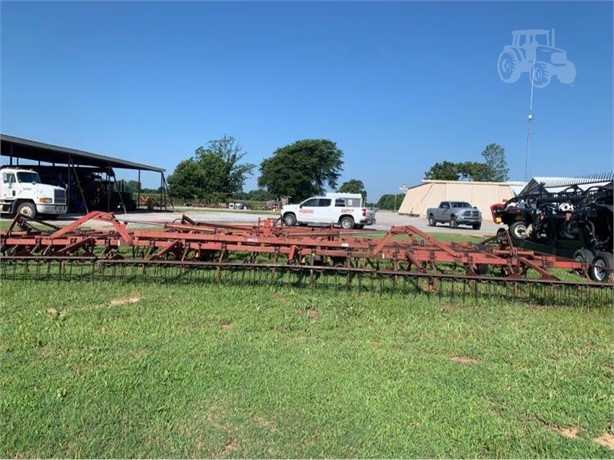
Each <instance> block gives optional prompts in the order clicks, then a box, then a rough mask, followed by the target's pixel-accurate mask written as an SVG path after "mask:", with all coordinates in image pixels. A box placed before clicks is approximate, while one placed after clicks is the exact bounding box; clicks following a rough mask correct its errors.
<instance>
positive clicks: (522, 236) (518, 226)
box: [509, 221, 529, 240]
mask: <svg viewBox="0 0 614 460" xmlns="http://www.w3.org/2000/svg"><path fill="white" fill-rule="evenodd" d="M509 232H510V235H511V236H512V238H514V239H517V240H526V239H527V237H528V236H529V235H527V223H526V222H523V221H518V222H514V223H513V224H512V225H510V230H509Z"/></svg>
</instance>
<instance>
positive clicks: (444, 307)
mask: <svg viewBox="0 0 614 460" xmlns="http://www.w3.org/2000/svg"><path fill="white" fill-rule="evenodd" d="M462 309H463V306H462V305H454V304H451V303H447V304H444V305H442V306H441V311H442V312H447V311H461V310H462Z"/></svg>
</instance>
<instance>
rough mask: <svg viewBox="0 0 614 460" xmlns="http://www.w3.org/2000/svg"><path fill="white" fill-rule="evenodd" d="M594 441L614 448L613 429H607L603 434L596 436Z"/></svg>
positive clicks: (611, 448)
mask: <svg viewBox="0 0 614 460" xmlns="http://www.w3.org/2000/svg"><path fill="white" fill-rule="evenodd" d="M593 441H595V442H596V443H597V444H599V445H601V446H603V447H607V448H608V449H610V450H614V433H612V431H611V429H608V430H606V431H605V433H603V434H602V435H601V436H596V437H594V438H593Z"/></svg>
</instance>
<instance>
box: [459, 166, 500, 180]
mask: <svg viewBox="0 0 614 460" xmlns="http://www.w3.org/2000/svg"><path fill="white" fill-rule="evenodd" d="M457 166H458V173H459V175H460V180H473V181H478V182H492V181H493V179H492V177H493V171H492V169H491V167H490V166H488V165H487V164H486V163H478V162H477V161H465V162H463V163H458V164H457Z"/></svg>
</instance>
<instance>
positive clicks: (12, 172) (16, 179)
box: [0, 166, 66, 219]
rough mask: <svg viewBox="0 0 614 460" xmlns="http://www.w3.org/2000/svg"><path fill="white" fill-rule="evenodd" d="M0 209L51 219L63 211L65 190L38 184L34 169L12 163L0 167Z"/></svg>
mask: <svg viewBox="0 0 614 460" xmlns="http://www.w3.org/2000/svg"><path fill="white" fill-rule="evenodd" d="M0 213H1V214H10V215H15V214H17V213H19V214H23V215H24V216H27V217H31V218H35V217H37V216H38V217H40V218H43V219H55V218H56V217H57V216H59V215H60V214H65V213H66V190H65V189H63V188H62V187H56V186H54V185H48V184H42V183H41V180H40V177H39V175H38V173H37V172H36V171H33V170H31V169H25V168H20V167H13V166H3V167H2V168H0Z"/></svg>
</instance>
